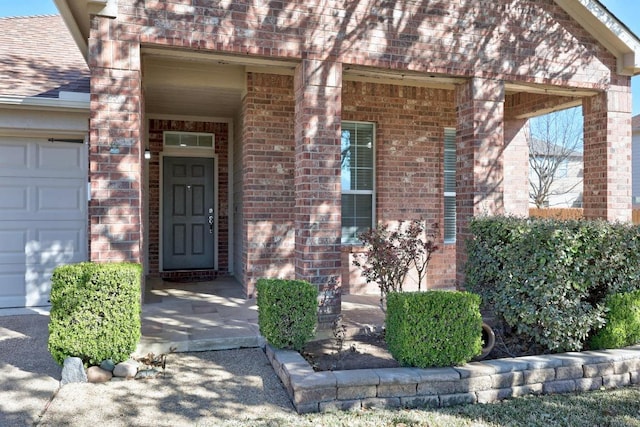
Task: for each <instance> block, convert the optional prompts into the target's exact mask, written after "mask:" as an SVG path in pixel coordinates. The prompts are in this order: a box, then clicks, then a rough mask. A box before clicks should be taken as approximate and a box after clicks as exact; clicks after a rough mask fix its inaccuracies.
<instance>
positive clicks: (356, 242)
mask: <svg viewBox="0 0 640 427" xmlns="http://www.w3.org/2000/svg"><path fill="white" fill-rule="evenodd" d="M345 123H348V124H353V125H356V127H357V125H370V126H371V128H372V131H371V135H372V141H371V150H372V151H371V153H372V154H371V156H372V157H371V164H372V172H373V173H372V175H371V179H372V182H371V190H345V189H344V188H342V131H343V125H344V124H345ZM376 140H377V126H376V123H375V122H366V121H359V120H343V121H341V122H340V148H341V150H340V151H341V152H340V199H341V200H342V196H343V195H345V194H348V195H370V196H371V225H370V228H374V227H375V225H376V188H377V187H376V175H377V164H376ZM359 145H361V144H359ZM342 211H343V209H342V201H341V202H340V212H341V213H342ZM341 216H342V215H341ZM340 222H341V224H340V244H341V245H343V246H360V245H362V242H361V241H360V240H358V239H357V238H356V239H355V240H345V236H344V233H343V225H342V220H341V221H340Z"/></svg>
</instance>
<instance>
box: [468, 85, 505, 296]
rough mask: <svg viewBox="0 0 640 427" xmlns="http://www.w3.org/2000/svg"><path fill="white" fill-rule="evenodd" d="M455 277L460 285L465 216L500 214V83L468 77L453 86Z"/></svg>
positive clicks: (502, 151) (502, 145) (502, 199)
mask: <svg viewBox="0 0 640 427" xmlns="http://www.w3.org/2000/svg"><path fill="white" fill-rule="evenodd" d="M456 113H457V119H458V125H457V137H456V154H457V165H456V166H457V172H456V199H457V201H456V210H457V212H456V223H457V237H456V271H457V274H456V278H457V281H458V284H459V285H463V284H464V267H465V263H466V260H467V253H466V240H467V239H468V238H469V237H470V234H469V226H468V224H469V219H470V218H472V217H474V216H476V215H481V214H483V215H494V214H502V213H504V188H503V177H504V173H503V161H504V159H503V153H504V84H503V83H502V82H500V81H495V80H487V79H481V78H471V79H470V80H468V81H467V82H466V83H464V84H461V85H458V86H457V87H456Z"/></svg>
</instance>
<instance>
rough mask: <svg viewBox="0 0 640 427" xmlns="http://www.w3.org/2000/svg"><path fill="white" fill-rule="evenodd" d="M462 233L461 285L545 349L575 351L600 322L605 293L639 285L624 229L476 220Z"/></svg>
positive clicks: (632, 237)
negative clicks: (464, 256)
mask: <svg viewBox="0 0 640 427" xmlns="http://www.w3.org/2000/svg"><path fill="white" fill-rule="evenodd" d="M470 229H471V233H472V234H473V239H471V240H469V241H468V242H467V254H468V261H467V265H466V281H465V287H466V288H467V289H469V290H470V291H473V292H476V293H478V294H480V295H481V296H482V298H483V301H484V303H486V304H488V305H490V306H492V307H493V309H494V310H495V311H496V312H497V313H498V314H500V315H502V317H503V318H504V320H505V321H506V322H507V324H508V325H509V326H511V327H512V328H513V329H514V330H515V331H516V333H518V334H521V335H523V336H526V337H528V338H530V339H532V340H533V341H535V342H537V343H538V344H540V345H542V346H544V347H545V348H547V349H548V350H550V351H579V350H581V349H582V348H583V347H584V344H585V342H586V340H587V338H588V336H589V334H590V332H591V331H592V330H597V329H599V328H601V327H602V325H603V324H604V313H605V310H604V299H605V298H606V297H607V295H610V294H613V293H618V292H628V291H632V290H635V289H638V286H639V285H640V280H639V279H640V231H639V229H638V228H637V227H634V226H631V225H626V224H611V223H608V222H606V221H577V220H554V219H527V218H513V217H482V218H474V219H472V220H471V222H470Z"/></svg>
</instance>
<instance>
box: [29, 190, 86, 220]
mask: <svg viewBox="0 0 640 427" xmlns="http://www.w3.org/2000/svg"><path fill="white" fill-rule="evenodd" d="M37 201H38V202H37V205H36V207H35V208H36V211H38V213H44V214H47V213H56V214H63V215H65V217H67V218H68V216H69V215H73V214H74V213H78V212H83V211H84V210H85V209H84V206H85V205H86V203H87V202H86V188H83V187H81V186H78V185H75V186H62V185H59V186H57V187H54V186H40V187H38V189H37Z"/></svg>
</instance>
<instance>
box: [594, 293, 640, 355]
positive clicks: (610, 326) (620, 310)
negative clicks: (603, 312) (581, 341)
mask: <svg viewBox="0 0 640 427" xmlns="http://www.w3.org/2000/svg"><path fill="white" fill-rule="evenodd" d="M605 305H606V307H607V316H606V323H605V325H604V327H603V328H602V329H600V330H599V331H598V332H597V333H596V334H595V335H594V336H593V337H591V340H590V341H589V346H590V348H592V349H601V348H620V347H626V346H628V345H633V344H637V343H639V342H640V291H634V292H628V293H623V294H613V295H609V296H608V297H607V299H606V303H605Z"/></svg>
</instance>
